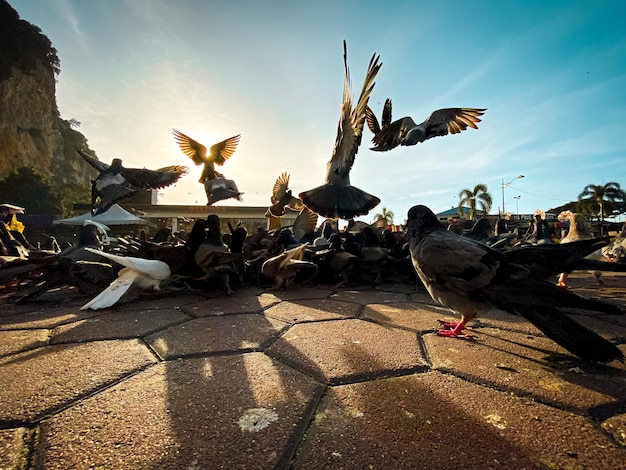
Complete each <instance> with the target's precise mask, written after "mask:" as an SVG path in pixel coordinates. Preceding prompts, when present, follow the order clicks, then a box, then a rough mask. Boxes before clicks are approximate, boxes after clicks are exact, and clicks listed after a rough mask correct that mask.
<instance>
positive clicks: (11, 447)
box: [0, 428, 32, 470]
mask: <svg viewBox="0 0 626 470" xmlns="http://www.w3.org/2000/svg"><path fill="white" fill-rule="evenodd" d="M31 439H32V431H30V430H29V429H26V428H16V429H3V430H0V468H2V469H7V470H9V469H11V470H23V469H24V470H25V469H26V468H28V455H29V454H30V441H31Z"/></svg>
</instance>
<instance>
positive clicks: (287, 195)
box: [266, 172, 304, 217]
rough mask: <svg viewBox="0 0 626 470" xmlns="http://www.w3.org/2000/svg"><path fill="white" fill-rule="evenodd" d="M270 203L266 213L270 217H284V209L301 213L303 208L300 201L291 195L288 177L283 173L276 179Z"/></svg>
mask: <svg viewBox="0 0 626 470" xmlns="http://www.w3.org/2000/svg"><path fill="white" fill-rule="evenodd" d="M270 201H271V202H272V205H271V206H270V207H269V208H268V209H267V211H268V212H269V214H270V215H271V216H272V217H282V216H284V215H285V214H286V213H287V212H286V211H285V207H287V208H288V209H291V210H293V211H301V210H302V208H303V207H304V204H302V201H301V200H300V199H298V198H297V197H295V196H293V195H292V194H291V189H289V175H288V174H287V173H284V172H283V173H281V175H280V176H279V177H278V178H276V182H275V183H274V187H273V188H272V196H271V198H270ZM266 215H267V214H266Z"/></svg>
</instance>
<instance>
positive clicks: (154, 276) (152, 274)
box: [81, 248, 171, 310]
mask: <svg viewBox="0 0 626 470" xmlns="http://www.w3.org/2000/svg"><path fill="white" fill-rule="evenodd" d="M85 250H87V251H89V252H91V253H95V254H98V255H100V256H104V257H105V258H108V259H110V260H111V261H114V262H116V263H117V264H121V265H122V266H124V268H123V269H121V270H120V272H119V273H118V274H117V279H115V280H114V281H113V282H112V283H111V284H110V285H109V287H107V288H106V289H105V290H103V291H102V292H100V294H98V295H97V296H96V297H94V298H93V299H92V300H90V301H89V302H87V303H86V304H85V305H83V306H82V307H81V310H87V309H92V310H97V309H100V308H107V307H110V306H111V305H113V304H115V302H117V301H118V300H119V299H120V298H121V297H122V295H124V293H125V292H126V291H127V290H128V289H129V288H130V286H131V285H133V284H135V285H136V286H138V287H140V288H142V289H153V290H159V288H160V285H161V282H162V281H165V280H166V279H168V278H169V277H170V275H171V271H170V267H169V266H168V265H167V263H164V262H163V261H157V260H151V259H143V258H133V257H131V256H117V255H113V254H111V253H106V252H104V251H99V250H94V249H93V248H85Z"/></svg>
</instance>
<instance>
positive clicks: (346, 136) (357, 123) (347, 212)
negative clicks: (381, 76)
mask: <svg viewBox="0 0 626 470" xmlns="http://www.w3.org/2000/svg"><path fill="white" fill-rule="evenodd" d="M343 51H344V52H343V61H344V68H345V78H344V85H343V100H342V103H341V115H340V118H339V125H338V128H337V139H336V141H335V148H334V149H333V154H332V157H331V159H330V161H329V162H328V163H327V164H326V181H325V183H324V184H323V185H321V186H318V187H316V188H313V189H310V190H308V191H305V192H302V193H300V195H299V196H300V199H302V202H303V203H304V205H305V206H307V207H308V208H309V209H311V210H312V211H313V212H315V213H317V214H319V215H320V216H322V217H326V218H330V219H338V218H341V219H353V218H354V217H357V216H359V215H366V214H367V213H368V212H369V211H370V210H372V209H373V208H374V207H376V206H377V205H378V204H379V203H380V199H378V198H377V197H376V196H372V195H371V194H368V193H366V192H365V191H362V190H361V189H359V188H357V187H355V186H352V185H350V170H351V169H352V165H353V164H354V158H355V156H356V154H357V151H358V149H359V145H360V144H361V138H362V137H363V126H364V124H365V108H366V106H367V101H368V100H369V97H370V94H371V92H372V90H373V88H374V79H375V78H376V74H377V73H378V71H379V70H380V67H381V65H382V64H380V63H379V59H380V57H379V56H378V55H377V54H374V55H372V58H371V59H370V63H369V66H368V68H367V73H366V75H365V81H364V82H363V88H362V90H361V94H360V96H359V100H358V101H357V103H356V107H354V108H353V106H352V96H351V95H352V93H351V91H350V71H349V69H348V52H347V47H346V42H345V41H344V42H343Z"/></svg>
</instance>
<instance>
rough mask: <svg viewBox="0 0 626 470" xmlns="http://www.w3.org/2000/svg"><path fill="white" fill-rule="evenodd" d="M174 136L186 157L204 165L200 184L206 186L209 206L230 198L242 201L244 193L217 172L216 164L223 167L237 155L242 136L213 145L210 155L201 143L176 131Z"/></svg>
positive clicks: (173, 131)
mask: <svg viewBox="0 0 626 470" xmlns="http://www.w3.org/2000/svg"><path fill="white" fill-rule="evenodd" d="M172 134H173V135H174V140H175V141H176V143H177V144H178V146H179V147H180V149H181V150H182V151H183V153H184V154H185V155H187V156H188V157H189V158H191V160H192V161H193V162H194V163H195V164H196V165H204V168H203V169H202V174H201V175H200V179H199V180H198V182H199V183H202V184H204V189H205V191H206V195H207V200H208V203H207V205H209V206H210V205H213V204H214V203H216V202H217V201H222V200H224V199H229V198H235V199H237V200H239V201H241V195H242V194H243V193H241V192H239V190H238V189H237V185H236V184H235V182H234V181H233V180H229V179H226V177H225V176H224V175H223V174H221V173H219V172H217V171H216V170H215V165H216V164H217V165H220V166H222V165H223V164H224V163H225V162H226V160H228V159H229V158H230V157H231V156H232V155H233V153H235V150H236V149H237V145H239V140H240V139H241V134H237V135H235V136H233V137H229V138H228V139H225V140H222V141H221V142H218V143H217V144H214V145H212V146H211V148H210V149H209V152H208V154H207V148H206V147H205V146H204V145H202V144H201V143H200V142H198V141H196V140H194V139H192V138H191V137H189V136H187V135H185V134H183V133H182V132H180V131H178V130H176V129H172Z"/></svg>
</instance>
